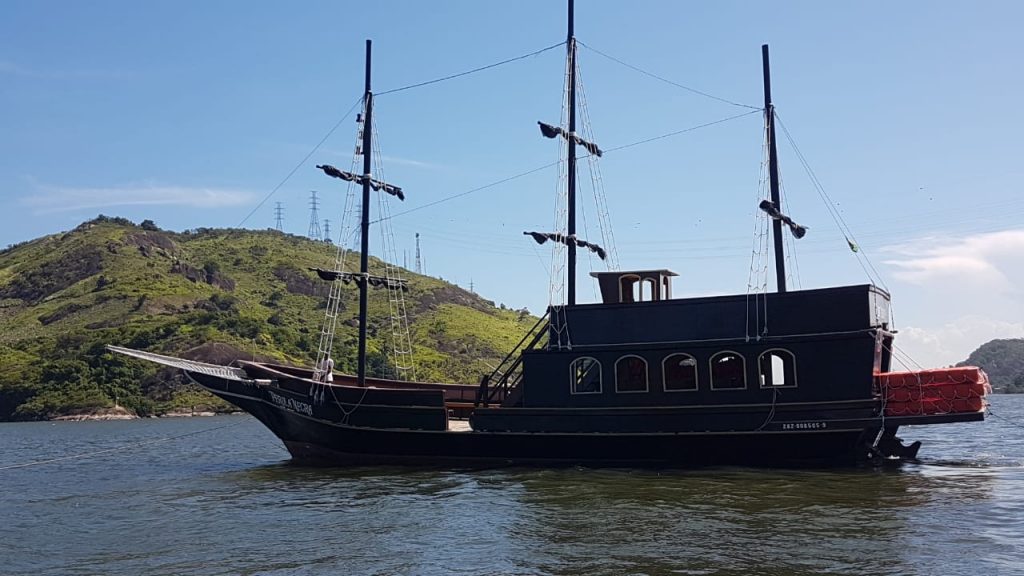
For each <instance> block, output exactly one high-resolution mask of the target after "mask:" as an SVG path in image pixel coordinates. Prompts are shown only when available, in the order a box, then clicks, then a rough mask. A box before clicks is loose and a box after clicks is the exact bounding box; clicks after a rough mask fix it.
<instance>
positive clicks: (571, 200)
mask: <svg viewBox="0 0 1024 576" xmlns="http://www.w3.org/2000/svg"><path fill="white" fill-rule="evenodd" d="M574 5H575V1H574V0H569V14H568V29H567V31H566V35H565V50H566V58H567V59H568V61H569V137H568V138H567V140H568V144H569V156H568V162H567V164H568V170H569V174H568V182H567V185H568V191H567V192H566V194H567V196H568V214H567V221H566V231H567V233H568V234H569V238H570V239H575V238H576V34H575V13H574V11H575V6H574ZM568 248H569V254H568V259H569V262H568V274H569V282H568V287H567V289H568V292H569V293H568V294H567V295H566V304H567V305H568V306H575V305H576V243H575V242H569V243H568Z"/></svg>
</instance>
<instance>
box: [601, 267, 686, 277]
mask: <svg viewBox="0 0 1024 576" xmlns="http://www.w3.org/2000/svg"><path fill="white" fill-rule="evenodd" d="M625 274H636V275H637V276H679V274H676V273H675V272H673V271H671V270H669V269H668V268H660V269H657V268H656V269H652V270H612V271H610V272H591V273H590V275H591V276H593V277H594V278H601V277H605V276H622V275H625Z"/></svg>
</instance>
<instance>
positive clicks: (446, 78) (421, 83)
mask: <svg viewBox="0 0 1024 576" xmlns="http://www.w3.org/2000/svg"><path fill="white" fill-rule="evenodd" d="M559 46H565V41H564V40H563V41H561V42H559V43H558V44H552V45H551V46H548V47H547V48H541V49H540V50H535V51H533V52H530V53H529V54H523V55H522V56H516V57H515V58H509V59H507V60H502V61H501V62H495V63H493V64H488V65H486V66H481V67H479V68H473V69H472V70H466V71H465V72H459V73H457V74H450V75H448V76H444V77H441V78H435V79H433V80H427V81H426V82H418V83H416V84H409V85H408V86H402V87H400V88H392V89H391V90H385V91H383V92H378V93H377V94H376V96H384V95H386V94H394V93H396V92H402V91H405V90H412V89H413V88H421V87H423V86H429V85H431V84H437V83H438V82H444V81H446V80H454V79H455V78H461V77H462V76H468V75H470V74H475V73H477V72H483V71H484V70H489V69H491V68H497V67H498V66H502V65H504V64H510V63H512V62H515V61H517V60H524V59H526V58H529V57H531V56H538V55H540V54H543V53H544V52H547V51H548V50H554V49H555V48H558V47H559Z"/></svg>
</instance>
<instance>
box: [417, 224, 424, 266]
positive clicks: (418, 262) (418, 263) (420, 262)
mask: <svg viewBox="0 0 1024 576" xmlns="http://www.w3.org/2000/svg"><path fill="white" fill-rule="evenodd" d="M416 273H417V274H423V260H422V259H421V258H420V233H419V232H417V233H416Z"/></svg>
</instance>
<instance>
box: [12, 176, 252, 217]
mask: <svg viewBox="0 0 1024 576" xmlns="http://www.w3.org/2000/svg"><path fill="white" fill-rule="evenodd" d="M253 199H254V195H253V194H252V193H250V192H244V191H240V190H227V189H221V188H205V187H198V188H192V187H185V186H168V185H161V184H154V183H143V184H138V185H128V186H123V187H115V188H71V187H55V186H40V185H37V186H36V192H35V193H34V194H33V195H32V196H28V197H23V198H22V199H21V203H22V204H23V205H25V206H28V207H29V208H31V209H32V210H33V212H34V213H36V214H52V213H56V212H74V211H76V210H91V209H96V208H107V207H111V206H185V207H191V208H223V207H228V206H242V205H245V204H249V203H251V202H252V201H253Z"/></svg>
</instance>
